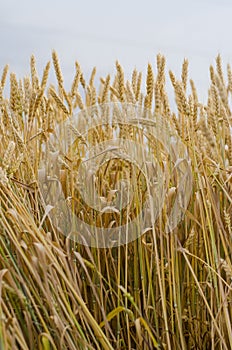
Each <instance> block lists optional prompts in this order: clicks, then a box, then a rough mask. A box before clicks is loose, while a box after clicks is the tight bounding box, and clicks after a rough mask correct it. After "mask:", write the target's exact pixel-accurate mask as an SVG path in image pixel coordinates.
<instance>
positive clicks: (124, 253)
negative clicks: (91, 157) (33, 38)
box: [0, 51, 232, 350]
mask: <svg viewBox="0 0 232 350" xmlns="http://www.w3.org/2000/svg"><path fill="white" fill-rule="evenodd" d="M74 67H75V71H74V78H73V82H72V84H71V86H70V89H69V91H67V89H65V88H64V78H63V75H62V70H61V68H60V63H59V59H58V55H57V53H56V52H55V51H53V52H52V57H51V62H48V63H47V65H46V67H45V68H44V71H43V73H42V76H41V77H40V76H39V74H38V72H37V68H36V60H35V57H34V56H32V57H31V61H30V72H31V73H30V76H26V77H24V78H18V77H17V76H16V75H15V74H14V73H13V72H10V73H9V72H8V71H9V67H8V65H6V66H5V67H4V69H3V72H2V76H1V81H0V108H1V112H0V144H1V146H0V349H4V350H8V349H9V350H16V349H25V350H26V349H39V350H53V349H57V350H58V349H62V350H65V349H70V350H71V349H73V350H76V349H80V350H81V349H94V350H95V349H98V350H100V349H105V350H106V349H118V350H119V349H125V350H130V349H131V350H132V349H140V350H150V349H156V348H157V349H181V350H183V349H231V348H232V114H231V97H232V71H231V68H230V65H227V72H226V73H224V71H223V65H222V62H221V57H220V56H217V57H216V61H215V65H212V66H210V69H209V73H210V86H209V89H208V100H207V104H204V103H202V102H201V97H200V96H198V94H197V90H196V87H195V84H194V81H193V80H192V79H190V78H189V72H188V60H187V59H185V60H184V61H183V64H182V74H181V76H180V77H176V76H175V75H174V73H173V72H172V71H169V72H168V71H167V68H166V60H165V57H164V56H162V55H161V54H158V55H157V58H156V62H155V63H154V64H150V63H149V64H148V66H147V75H146V77H144V78H143V77H142V73H141V72H138V71H137V70H136V69H134V70H133V72H132V74H131V79H130V80H126V79H125V76H124V71H123V68H122V66H121V65H120V63H119V62H118V61H117V62H116V65H115V76H110V75H107V76H106V77H102V78H100V81H97V80H96V77H95V75H96V68H95V67H94V68H93V70H92V72H91V75H90V79H89V81H87V80H86V78H85V77H84V75H83V72H82V70H81V66H80V63H79V62H75V66H74ZM50 69H53V70H54V72H55V75H56V78H57V82H56V84H51V83H50V78H49V77H50V76H49V74H50ZM143 79H145V89H144V91H143V88H142V87H143ZM168 80H169V81H170V82H171V84H172V87H173V91H174V96H175V105H174V106H173V104H172V103H170V102H169V96H168V93H167V87H166V86H167V81H168ZM7 87H9V89H7ZM8 91H9V92H8ZM112 104H114V105H117V106H123V105H133V106H135V107H136V108H137V109H136V110H138V111H139V113H140V115H141V116H142V119H143V123H144V125H145V126H144V130H146V131H149V130H150V129H149V128H148V127H146V125H148V124H149V123H152V122H153V121H154V120H157V118H158V117H159V118H161V120H163V121H165V122H168V123H169V125H170V127H171V128H172V130H173V131H174V132H175V133H176V135H177V136H178V138H179V139H180V140H181V142H182V144H183V145H184V146H185V147H186V149H187V151H188V154H189V157H190V159H191V174H192V186H191V193H190V198H189V202H188V206H187V208H186V210H185V213H184V216H183V219H182V220H181V221H180V222H179V223H178V225H177V226H176V227H175V228H174V229H173V230H172V232H168V233H167V232H166V231H165V223H166V222H167V218H168V215H169V213H170V210H171V209H170V208H171V207H172V205H173V201H174V199H175V194H176V189H177V185H176V183H175V181H177V179H176V176H175V174H173V173H172V172H171V171H170V169H169V168H168V166H167V167H166V173H165V185H166V192H165V195H164V205H163V207H162V210H161V212H160V213H159V214H160V215H159V217H158V219H157V220H156V222H155V224H154V225H153V226H152V227H150V226H147V227H146V226H145V227H144V231H143V232H139V235H138V238H137V239H135V240H133V241H131V242H129V243H128V244H124V245H118V246H112V247H101V248H97V247H94V246H90V245H84V244H81V243H80V242H79V241H77V240H75V238H74V239H71V238H70V237H69V236H67V235H64V234H62V233H61V232H60V230H59V228H58V227H56V225H54V222H53V221H52V220H51V217H50V216H49V215H48V214H49V213H48V211H49V210H51V208H50V209H49V208H48V206H46V203H44V199H43V197H42V194H41V189H40V186H39V175H38V174H39V169H40V167H41V162H42V163H43V162H44V161H45V160H46V152H45V151H44V145H48V141H49V140H50V138H51V137H52V136H53V134H54V133H55V130H57V128H58V129H61V128H62V125H63V123H64V122H65V121H66V120H68V119H69V118H70V117H72V116H73V115H75V114H78V113H82V115H84V116H85V115H86V113H87V112H86V111H92V112H93V111H94V110H98V111H99V113H101V112H102V113H103V111H104V113H105V110H104V108H102V107H101V108H100V109H99V106H110V105H112ZM106 110H107V109H106ZM100 118H101V115H100ZM144 130H143V129H140V130H138V128H137V127H133V126H131V125H129V126H128V125H126V124H123V123H119V125H118V126H117V128H115V126H114V125H110V124H104V125H100V126H97V127H94V128H92V129H91V128H90V129H89V132H88V135H87V138H88V142H89V145H90V146H91V147H95V146H96V144H98V143H101V142H103V141H104V142H105V141H107V140H110V139H112V138H114V135H116V134H117V135H118V136H119V137H120V139H123V140H124V139H128V140H130V141H131V142H135V141H136V142H140V143H143V142H145V141H144V138H143V135H142V133H143V131H144ZM74 133H76V140H77V141H76V142H75V144H70V145H69V146H70V147H69V149H68V151H67V152H66V154H63V155H62V157H60V159H57V162H58V161H59V162H60V167H61V170H60V175H61V184H62V190H63V192H64V194H65V197H66V198H68V199H69V205H70V206H71V207H72V208H73V210H74V212H75V214H76V215H77V216H78V217H80V218H82V220H84V221H85V222H88V224H89V225H92V226H94V227H104V228H107V227H118V226H120V225H121V224H122V223H124V224H125V225H127V224H128V223H129V222H131V221H132V220H133V218H134V217H136V216H137V215H138V214H139V213H140V211H141V208H142V207H143V204H144V202H145V198H146V192H147V191H149V184H148V181H147V174H146V173H141V172H140V171H139V169H137V168H136V167H133V166H131V164H130V162H129V161H128V160H127V159H119V158H113V159H111V160H110V161H107V162H104V163H103V164H102V167H101V168H100V169H99V170H98V172H97V173H96V182H97V186H98V193H99V194H100V198H101V201H102V202H104V201H105V202H104V203H108V202H109V197H110V198H111V199H112V198H113V197H114V194H115V192H114V191H112V189H113V188H114V186H115V183H116V182H117V181H118V180H120V179H123V178H125V177H126V178H127V179H128V181H130V183H131V184H132V185H133V186H134V187H133V192H134V198H133V203H132V204H130V205H129V207H128V206H127V207H125V208H123V209H122V210H116V209H115V211H114V212H108V211H106V210H99V211H98V210H95V209H93V208H91V207H90V206H88V205H87V204H86V203H85V201H84V200H83V198H82V196H81V193H79V192H78V191H77V189H76V187H75V186H74V180H73V178H74V176H76V174H77V173H78V171H79V169H80V168H79V166H80V163H81V161H82V159H83V158H84V156H85V154H86V152H87V150H86V147H85V140H83V135H82V133H81V131H80V130H78V129H75V130H74ZM154 139H155V136H154V135H152V133H149V134H148V135H146V142H147V143H146V147H147V148H148V149H149V150H150V151H151V154H152V155H153V157H154V158H155V159H156V162H157V164H159V165H160V166H161V167H162V166H163V164H164V162H165V164H169V162H170V157H168V156H167V155H165V154H164V150H163V148H162V145H160V144H159V145H157V144H155V140H154ZM91 147H90V148H91ZM130 152H132V150H130ZM168 169H169V170H168ZM80 231H81V229H80ZM80 234H81V232H80Z"/></svg>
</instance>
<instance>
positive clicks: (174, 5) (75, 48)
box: [0, 0, 232, 96]
mask: <svg viewBox="0 0 232 350" xmlns="http://www.w3.org/2000/svg"><path fill="white" fill-rule="evenodd" d="M0 43H1V50H0V69H2V68H3V67H4V65H5V64H6V63H9V64H10V67H11V70H13V71H14V72H16V73H17V75H18V76H23V75H25V74H28V73H29V60H30V56H31V54H32V53H34V54H35V56H36V58H37V63H38V68H39V72H40V74H42V69H43V66H44V65H45V64H46V62H47V61H48V60H49V59H50V58H51V51H52V49H55V50H56V51H57V52H58V54H59V57H60V61H61V65H62V70H63V73H64V78H65V81H66V84H67V85H69V84H70V82H71V79H72V77H73V74H74V62H75V60H78V61H79V62H80V64H81V66H82V68H83V70H84V72H85V73H86V74H87V76H88V75H89V74H90V71H91V69H92V67H93V66H95V65H96V66H97V69H98V72H99V74H100V75H103V76H104V75H106V74H107V73H108V72H110V73H111V72H113V71H114V63H115V61H116V60H117V59H118V60H119V61H120V63H121V64H122V65H123V67H124V69H125V71H126V73H127V75H128V76H129V74H131V71H132V69H133V68H134V67H135V66H136V67H137V68H138V69H139V70H143V71H144V72H145V70H146V65H147V63H148V62H153V63H154V65H155V57H156V54H157V53H159V52H161V53H163V54H165V56H166V58H167V66H168V69H172V70H173V71H174V72H175V73H176V74H179V73H180V68H181V64H182V61H183V59H184V57H187V58H188V59H189V61H190V76H191V77H192V78H193V79H194V80H195V82H196V84H197V87H198V89H199V91H200V93H201V94H202V96H205V95H206V93H207V88H208V79H209V78H208V76H209V74H208V68H209V65H210V64H211V63H214V59H215V57H216V55H217V54H218V53H219V52H220V53H221V55H222V58H223V61H224V64H225V66H226V63H227V62H230V63H232V45H231V43H232V1H231V0H201V1H200V0H192V1H188V0H185V1H184V0H176V1H171V0H163V1H162V0H159V1H156V0H155V1H151V0H150V1H149V0H144V1H137V0H134V1H132V0H124V1H123V0H117V1H110V0H108V1H107V0H98V1H93V0H92V1H90V0H86V1H78V0H77V1H75V0H66V1H61V0H56V1H55V0H50V1H49V0H48V1H45V0H37V1H36V2H35V1H33V0H20V1H16V0H5V1H3V0H1V3H0Z"/></svg>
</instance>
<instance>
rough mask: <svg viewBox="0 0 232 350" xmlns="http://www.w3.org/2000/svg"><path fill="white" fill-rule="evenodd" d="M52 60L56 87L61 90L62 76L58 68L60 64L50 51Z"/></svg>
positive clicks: (55, 54) (54, 53) (53, 52)
mask: <svg viewBox="0 0 232 350" xmlns="http://www.w3.org/2000/svg"><path fill="white" fill-rule="evenodd" d="M52 60H53V66H54V68H55V73H56V78H57V82H58V85H59V87H60V88H61V89H62V88H63V83H64V79H63V75H62V72H61V68H60V62H59V58H58V55H57V53H56V51H52Z"/></svg>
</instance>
